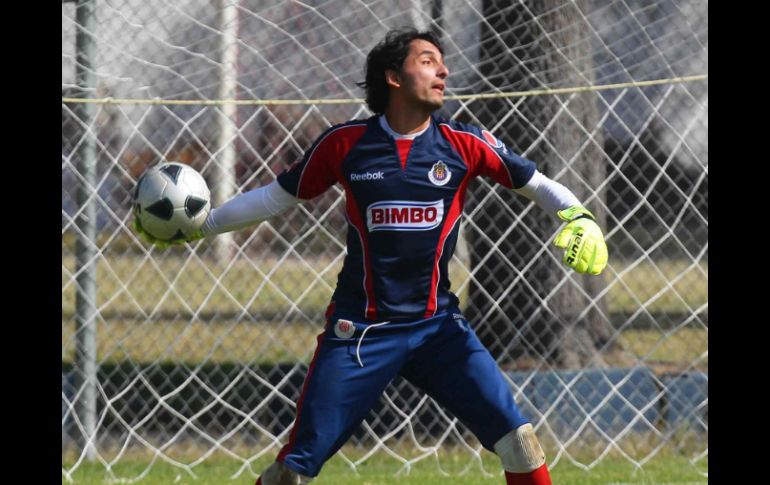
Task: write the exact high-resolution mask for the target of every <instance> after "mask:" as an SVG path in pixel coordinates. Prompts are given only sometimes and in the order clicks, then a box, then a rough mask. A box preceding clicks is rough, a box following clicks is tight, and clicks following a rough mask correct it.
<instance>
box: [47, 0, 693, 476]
mask: <svg viewBox="0 0 770 485" xmlns="http://www.w3.org/2000/svg"><path fill="white" fill-rule="evenodd" d="M85 3H86V4H88V3H89V2H85ZM92 7H93V10H92V12H93V13H92V14H90V15H89V16H86V15H85V14H84V13H83V12H82V11H81V13H80V14H78V13H77V10H78V9H77V8H76V5H75V4H74V3H72V2H67V3H63V4H62V98H63V99H62V369H63V371H62V458H63V463H64V465H63V468H62V474H63V476H64V477H65V478H67V477H69V476H70V475H71V474H72V473H73V472H74V471H75V470H76V469H77V468H78V466H79V465H80V464H81V463H82V461H83V460H85V459H96V460H100V461H101V462H102V463H103V464H104V465H105V467H106V468H107V469H108V470H110V469H111V467H112V466H113V465H114V464H116V463H119V462H121V460H125V459H128V458H134V457H137V456H139V457H146V458H148V459H149V460H150V463H152V462H154V461H155V460H157V459H161V460H164V461H166V462H169V463H172V464H174V465H176V466H179V467H181V468H186V469H188V470H192V469H193V468H194V467H195V466H197V465H198V464H200V463H201V462H203V461H205V460H206V459H209V458H210V457H212V456H214V455H222V454H223V455H225V456H228V457H230V458H234V459H237V460H240V461H241V462H242V463H243V467H242V471H244V472H245V471H246V470H248V471H249V473H256V472H258V470H251V469H250V468H251V464H252V463H253V462H254V461H255V460H257V459H259V458H261V457H263V456H265V455H271V456H272V455H274V454H276V453H277V451H278V449H279V448H280V446H281V444H282V443H285V441H286V440H287V439H288V432H289V431H290V427H291V424H292V422H293V419H294V412H295V402H296V400H297V398H298V396H299V391H300V389H301V385H302V380H303V378H304V375H305V373H306V372H307V364H308V362H309V360H310V358H311V356H312V355H313V351H314V349H315V344H316V342H315V337H316V335H317V334H318V333H319V332H320V331H321V328H322V326H323V324H324V319H323V314H324V310H325V308H326V305H327V304H328V300H329V298H330V296H331V293H332V291H333V289H334V286H335V284H336V276H337V274H338V272H339V270H340V268H341V264H342V260H343V257H344V254H345V249H344V238H345V234H346V230H347V223H346V221H345V217H344V208H343V207H342V206H343V205H344V195H343V191H342V189H341V188H340V187H334V188H332V189H331V190H329V191H328V192H327V193H325V194H324V195H322V196H321V197H319V198H317V199H314V200H313V201H311V202H307V203H305V204H303V205H301V206H299V207H297V208H294V209H291V210H290V211H288V212H287V213H285V214H283V215H282V216H280V217H276V218H274V219H271V220H270V221H267V222H264V223H262V224H260V225H259V226H256V227H254V228H252V229H248V230H244V231H240V232H238V233H234V234H232V235H231V236H229V237H220V238H216V239H214V240H206V241H199V242H196V243H194V244H190V245H187V246H184V247H181V248H172V249H169V250H167V251H158V250H156V249H154V248H151V247H148V246H146V245H145V244H143V243H142V242H141V241H140V240H139V239H138V238H137V237H136V235H135V234H134V233H133V232H132V231H131V230H130V229H129V224H130V219H131V214H130V208H131V195H132V191H133V188H134V185H135V182H136V180H137V178H138V177H139V175H140V174H141V173H142V172H143V171H144V170H145V169H146V168H147V167H149V166H151V165H153V164H155V163H158V162H160V161H163V160H177V161H181V162H184V163H187V164H190V165H191V166H193V167H195V168H196V169H198V170H199V171H200V172H201V173H202V174H203V175H204V176H205V177H206V178H207V180H208V182H209V185H210V186H211V187H212V191H213V192H214V196H215V197H218V199H217V200H223V199H226V198H227V197H229V196H231V195H233V194H236V193H239V192H245V191H248V190H250V189H252V188H255V187H258V186H260V185H263V184H265V183H267V182H269V181H272V180H273V179H274V178H275V176H276V175H277V174H278V173H280V172H281V171H282V170H283V169H284V168H286V167H288V166H289V165H290V164H291V163H293V162H294V161H295V160H297V159H298V158H299V157H301V155H302V153H303V152H304V150H306V149H307V148H308V147H309V146H310V145H311V143H312V142H313V141H314V139H315V138H316V137H317V136H318V135H320V133H321V132H322V131H323V130H325V129H326V128H328V127H329V126H331V125H333V124H336V123H340V122H343V121H345V120H348V119H351V118H362V117H367V116H369V115H370V113H369V112H368V111H367V109H366V107H365V105H364V104H363V103H362V102H361V100H360V99H358V98H360V97H361V96H362V92H361V91H360V90H358V89H357V88H356V87H355V84H354V83H355V81H360V80H362V78H363V65H364V60H365V56H366V53H367V52H368V51H369V49H371V47H372V46H373V45H374V43H375V42H377V41H378V40H379V39H380V38H381V37H382V36H383V35H384V33H385V32H386V31H387V30H388V29H389V28H393V27H398V26H404V25H414V26H417V27H419V28H430V29H434V30H436V31H437V32H439V33H440V35H441V37H442V42H443V43H444V48H445V51H446V55H445V60H446V63H447V65H448V66H449V69H450V77H449V83H448V93H449V94H450V95H452V96H450V99H449V100H448V101H447V102H446V104H445V106H444V107H443V108H442V109H441V110H440V112H439V114H441V115H443V116H445V117H448V118H455V119H459V120H461V121H466V122H472V123H476V124H479V125H482V126H484V127H485V128H487V129H489V130H490V131H492V132H493V133H495V135H496V136H498V137H499V138H500V139H501V140H503V141H504V142H505V143H506V144H507V145H508V146H509V147H511V148H512V149H513V150H514V151H516V152H518V153H521V154H523V155H524V156H525V157H527V158H530V159H532V160H534V161H535V162H536V163H537V165H538V169H539V170H541V171H542V172H544V173H546V174H547V175H548V176H550V177H552V178H554V179H556V180H558V181H560V182H562V183H564V184H565V185H566V186H567V187H569V188H570V189H572V190H573V191H574V192H575V193H576V194H577V195H578V197H579V198H580V199H581V200H582V201H583V202H584V203H585V205H586V206H587V207H588V208H589V209H591V210H592V211H593V212H594V213H595V214H596V215H597V216H598V218H599V220H600V221H601V226H602V227H603V228H604V230H605V233H606V236H607V244H608V247H609V251H610V263H609V266H608V267H607V269H606V270H605V272H604V273H603V274H602V275H601V277H587V276H581V275H577V274H575V273H572V272H570V271H569V270H568V269H567V268H566V267H565V266H563V265H562V264H561V263H560V258H561V256H560V254H559V252H558V251H557V250H556V249H555V248H553V247H552V245H551V244H550V241H551V240H552V239H553V237H554V236H555V234H556V231H557V230H558V228H559V223H558V220H556V218H555V216H553V215H552V214H545V213H544V212H543V211H542V210H541V209H540V208H538V207H537V206H535V205H533V204H531V203H529V201H528V200H526V199H523V198H521V197H519V196H517V195H516V194H514V193H512V192H510V191H508V190H506V189H505V188H503V187H500V186H494V185H491V184H490V183H489V181H488V180H483V179H480V180H478V181H476V182H474V183H473V184H471V186H470V188H469V191H468V196H467V199H466V210H465V215H464V216H463V218H462V220H461V238H460V241H459V243H458V248H457V251H456V253H455V255H454V257H453V259H452V262H451V269H450V275H451V281H452V288H453V291H454V292H455V293H456V294H457V295H458V296H459V297H460V300H461V304H462V308H463V310H464V312H465V313H466V315H467V316H468V317H469V319H470V320H471V322H472V325H473V326H474V329H475V330H476V332H477V333H478V335H479V336H480V338H481V339H482V341H483V342H484V343H485V345H487V347H488V348H489V349H490V351H491V352H492V354H493V355H494V356H495V358H496V359H497V361H498V363H499V364H500V366H501V368H502V369H503V370H504V372H505V374H506V376H507V378H508V379H509V381H510V383H511V387H512V390H513V392H514V394H515V397H516V400H517V402H518V403H519V405H520V406H521V408H522V411H523V413H524V414H525V415H526V416H528V417H529V418H530V419H531V420H532V421H533V424H534V425H535V427H536V430H537V433H538V435H539V436H540V437H541V439H542V441H543V442H544V447H545V448H546V451H547V455H548V459H549V463H550V466H551V467H554V466H558V464H559V462H560V461H562V460H566V461H568V462H572V463H577V464H580V465H581V466H585V467H587V468H590V467H592V466H594V465H595V464H596V463H599V462H601V461H602V460H603V459H605V458H606V457H608V456H611V455H618V456H621V457H623V458H624V459H627V460H629V461H631V462H633V463H635V464H637V465H639V466H643V465H644V464H646V463H647V462H649V461H650V460H653V459H654V458H655V457H656V456H657V455H658V454H660V453H664V452H665V453H667V452H669V451H673V452H674V453H677V454H681V455H683V456H685V457H687V458H688V459H689V461H690V462H691V463H692V465H693V466H694V467H696V468H698V469H699V470H702V471H704V472H705V468H706V466H707V458H708V448H707V444H706V443H707V437H708V349H707V339H708V293H707V286H708V238H707V233H708V82H707V80H706V76H705V74H706V73H707V71H708V62H707V61H708V58H707V55H708V15H707V4H706V3H703V2H697V1H691V2H668V1H664V2H647V1H641V0H624V1H609V0H604V1H577V2H571V1H570V2H566V1H556V0H541V1H533V2H523V3H515V4H512V3H511V2H502V1H496V0H462V1H461V0H443V1H441V0H434V1H425V0H423V1H418V0H413V1H406V0H398V1H393V0H389V1H384V0H382V1H378V0H375V1H367V2H363V1H355V2H347V1H337V0H329V1H325V2H310V3H304V4H303V3H299V2H288V3H286V2H267V1H257V0H250V1H247V0H240V1H220V2H218V3H216V5H214V6H212V4H211V3H210V2H204V1H198V0H178V1H175V2H166V3H164V4H163V5H162V6H157V5H154V6H152V7H150V6H149V5H147V4H146V3H144V2H139V1H135V0H124V1H117V0H105V1H99V2H93V3H92ZM84 19H85V20H84ZM88 19H90V20H88ZM78 26H80V27H78ZM89 43H90V44H89ZM89 45H90V46H92V50H89V48H88V46H89ZM89 52H90V54H89ZM89 79H90V81H89ZM610 85H611V86H610ZM608 86H609V87H608ZM548 89H550V90H560V91H556V92H553V91H551V92H544V90H548ZM94 100H97V102H92V101H94ZM222 100H235V101H236V103H233V102H223V101H222ZM267 100H270V101H267ZM276 100H280V101H283V104H281V103H280V102H278V101H276ZM329 100H338V101H337V102H336V103H335V104H328V101H329ZM238 102H239V103H241V104H238ZM89 153H90V155H89ZM78 191H80V193H79V194H78ZM84 312H85V313H84ZM450 447H453V448H455V449H458V450H460V452H461V454H462V455H463V456H466V457H467V459H468V460H469V462H474V461H476V460H479V456H480V455H479V453H480V451H481V446H480V445H479V444H478V442H477V441H476V440H475V439H474V437H473V436H472V434H471V433H470V432H469V431H468V430H467V429H466V428H465V427H464V426H463V425H462V424H461V423H459V422H458V421H457V420H456V419H455V418H454V417H453V416H452V415H450V414H448V413H447V412H445V411H444V410H442V409H441V408H440V407H439V406H437V405H436V404H435V403H434V402H433V401H432V400H431V399H429V398H428V397H426V396H424V395H422V394H421V393H419V392H418V391H417V390H416V389H414V388H413V387H412V386H411V385H410V384H409V383H407V382H406V381H403V380H400V379H397V380H395V381H394V382H393V383H392V384H391V385H390V386H389V387H388V389H387V390H386V392H385V394H384V395H383V396H382V398H381V400H380V402H379V404H378V405H377V406H376V407H375V409H373V410H372V411H371V412H370V413H369V415H368V417H367V419H366V420H365V422H364V423H363V424H362V426H361V428H360V429H359V431H358V432H356V434H355V435H354V436H353V438H352V439H351V441H350V443H349V445H348V446H347V447H345V448H344V449H343V450H342V451H341V452H340V453H341V456H342V457H343V459H345V460H346V461H348V462H349V463H350V464H351V465H353V466H355V465H358V464H360V463H364V462H366V461H367V460H369V459H371V457H373V456H375V455H379V454H385V455H388V456H391V457H395V458H396V459H397V460H399V461H400V462H401V463H403V465H404V466H409V465H410V464H413V463H415V462H417V461H420V460H423V459H427V458H431V457H434V456H437V454H438V453H439V451H440V450H441V449H446V448H450ZM439 466H441V465H440V463H439Z"/></svg>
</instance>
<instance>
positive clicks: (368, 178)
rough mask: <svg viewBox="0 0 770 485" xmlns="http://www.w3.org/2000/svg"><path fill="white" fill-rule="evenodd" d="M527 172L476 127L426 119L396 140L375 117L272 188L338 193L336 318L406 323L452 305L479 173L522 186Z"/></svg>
mask: <svg viewBox="0 0 770 485" xmlns="http://www.w3.org/2000/svg"><path fill="white" fill-rule="evenodd" d="M534 172H535V164H534V163H533V162H532V161H530V160H527V159H525V158H522V157H520V156H519V155H517V154H515V153H513V152H512V151H511V150H510V149H509V148H508V147H506V146H505V145H504V144H503V143H502V142H501V141H500V140H498V139H497V138H495V137H494V136H493V135H492V134H491V133H489V132H488V131H486V130H482V129H480V128H478V127H475V126H472V125H467V124H464V123H460V122H457V121H452V120H444V119H441V118H439V117H436V116H433V117H432V118H431V123H430V126H429V127H428V129H427V130H426V131H424V132H423V133H422V134H420V135H419V136H417V137H416V138H414V139H413V140H402V139H398V140H397V139H395V138H394V137H393V136H392V135H391V134H390V133H389V132H388V131H386V130H385V129H384V128H383V126H382V125H381V124H380V121H379V116H373V117H371V118H368V119H365V120H354V121H350V122H347V123H344V124H341V125H336V126H333V127H331V128H330V129H328V130H327V131H326V132H324V133H323V134H322V135H321V136H320V137H319V138H318V140H316V142H315V143H314V144H313V146H311V147H310V149H309V150H308V151H307V152H306V153H305V155H304V157H303V159H302V160H301V161H299V162H297V163H296V164H294V165H293V166H292V167H290V168H289V169H288V170H286V171H284V172H283V173H281V174H280V175H279V176H278V183H279V184H280V185H281V187H283V188H284V189H285V190H286V191H287V192H289V193H290V194H292V195H294V196H295V197H297V198H300V199H312V198H313V197H316V196H318V195H320V194H321V193H323V192H324V191H326V190H327V189H329V188H330V187H331V186H332V185H334V184H336V183H339V184H340V185H341V186H342V187H343V188H344V189H345V199H346V204H345V213H346V216H347V221H348V234H347V255H346V257H345V261H344V264H343V267H342V271H341V272H340V274H339V277H338V281H337V288H336V289H335V291H334V294H333V296H332V304H331V307H332V308H333V313H334V314H335V315H337V316H342V317H345V318H350V319H354V320H359V321H362V320H368V321H370V322H375V321H409V320H417V319H423V318H429V317H432V316H433V315H435V314H436V313H438V312H441V311H443V310H445V309H447V308H448V307H450V306H453V305H457V303H458V300H457V297H456V296H455V295H454V294H453V293H452V292H451V291H450V281H449V271H448V266H449V261H450V259H451V257H452V254H453V253H454V249H455V244H456V243H457V235H458V231H459V221H460V215H461V214H462V211H463V205H464V201H465V192H466V189H467V187H468V183H469V182H470V181H471V180H472V179H473V178H474V177H477V176H480V175H483V176H486V177H489V178H491V179H492V180H494V181H495V182H497V183H499V184H502V185H503V186H505V187H508V188H520V187H522V186H523V185H525V184H526V183H527V182H528V181H529V179H530V178H531V177H532V174H533V173H534Z"/></svg>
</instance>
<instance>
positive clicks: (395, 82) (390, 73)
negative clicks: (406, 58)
mask: <svg viewBox="0 0 770 485" xmlns="http://www.w3.org/2000/svg"><path fill="white" fill-rule="evenodd" d="M385 84H387V85H388V86H391V87H394V88H400V87H401V78H399V77H398V71H394V70H393V69H385Z"/></svg>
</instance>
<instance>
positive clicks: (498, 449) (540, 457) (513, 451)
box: [494, 423, 545, 473]
mask: <svg viewBox="0 0 770 485" xmlns="http://www.w3.org/2000/svg"><path fill="white" fill-rule="evenodd" d="M494 448H495V453H497V455H498V456H499V457H500V461H502V462H503V468H504V469H505V470H506V471H509V472H513V473H527V472H531V471H532V470H535V469H537V468H539V467H540V466H542V465H543V464H544V463H545V453H543V449H542V448H541V447H540V442H539V441H538V440H537V436H535V430H534V429H533V428H532V425H531V424H530V423H527V424H524V425H522V426H519V427H518V428H516V429H514V430H512V431H511V432H510V433H508V434H506V435H505V436H503V437H502V438H500V439H499V440H498V441H497V443H495V446H494Z"/></svg>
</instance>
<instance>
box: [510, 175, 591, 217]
mask: <svg viewBox="0 0 770 485" xmlns="http://www.w3.org/2000/svg"><path fill="white" fill-rule="evenodd" d="M513 191H514V192H516V193H517V194H521V195H523V196H524V197H526V198H528V199H531V200H532V201H534V202H535V204H537V205H538V206H540V207H541V208H542V209H543V210H545V211H546V212H548V213H550V214H556V213H557V212H558V211H560V210H563V209H566V208H567V207H572V206H575V205H582V204H581V203H580V201H579V200H578V198H577V197H576V196H575V194H573V193H572V191H570V190H569V189H568V188H567V187H565V186H563V185H562V184H560V183H559V182H556V181H555V180H552V179H550V178H548V177H546V176H545V175H543V174H542V173H540V172H539V171H537V170H535V173H534V174H532V177H531V178H530V179H529V182H527V183H526V184H525V185H524V186H523V187H521V188H519V189H513Z"/></svg>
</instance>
